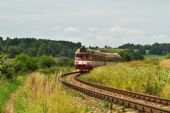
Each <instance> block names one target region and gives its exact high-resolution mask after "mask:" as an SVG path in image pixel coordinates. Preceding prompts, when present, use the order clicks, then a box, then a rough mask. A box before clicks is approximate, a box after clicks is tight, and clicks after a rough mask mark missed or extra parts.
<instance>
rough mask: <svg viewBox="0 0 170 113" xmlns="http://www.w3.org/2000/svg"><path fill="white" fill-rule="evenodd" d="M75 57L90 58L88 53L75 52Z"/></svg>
mask: <svg viewBox="0 0 170 113" xmlns="http://www.w3.org/2000/svg"><path fill="white" fill-rule="evenodd" d="M76 57H78V58H81V59H90V55H89V54H76Z"/></svg>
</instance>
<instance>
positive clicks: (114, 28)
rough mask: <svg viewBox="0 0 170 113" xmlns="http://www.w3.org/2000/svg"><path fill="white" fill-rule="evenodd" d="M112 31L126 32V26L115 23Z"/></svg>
mask: <svg viewBox="0 0 170 113" xmlns="http://www.w3.org/2000/svg"><path fill="white" fill-rule="evenodd" d="M109 31H110V32H113V33H116V32H124V31H125V28H123V27H121V26H118V25H115V26H113V27H111V28H110V29H109Z"/></svg>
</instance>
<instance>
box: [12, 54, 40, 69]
mask: <svg viewBox="0 0 170 113" xmlns="http://www.w3.org/2000/svg"><path fill="white" fill-rule="evenodd" d="M13 65H14V67H15V70H16V72H28V71H34V70H36V69H37V68H38V67H37V60H36V58H31V57H30V56H28V55H26V54H20V55H18V56H17V57H16V58H15V59H14V62H13Z"/></svg>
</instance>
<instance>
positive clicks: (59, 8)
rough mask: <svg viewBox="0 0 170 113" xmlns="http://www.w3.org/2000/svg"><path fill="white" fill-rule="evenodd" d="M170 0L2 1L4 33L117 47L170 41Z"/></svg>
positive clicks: (0, 27) (0, 32)
mask: <svg viewBox="0 0 170 113" xmlns="http://www.w3.org/2000/svg"><path fill="white" fill-rule="evenodd" d="M169 21H170V0H140V1H139V0H27V1H26V0H0V36H3V37H7V36H9V37H21V38H22V37H35V38H47V39H52V40H68V41H73V42H82V44H84V45H87V46H88V45H91V46H101V47H103V46H104V45H109V46H112V47H116V46H119V45H121V44H124V43H128V42H129V43H140V44H152V43H154V42H169V43H170V22H169Z"/></svg>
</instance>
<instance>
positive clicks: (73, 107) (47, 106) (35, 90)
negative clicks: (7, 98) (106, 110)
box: [14, 72, 85, 113]
mask: <svg viewBox="0 0 170 113" xmlns="http://www.w3.org/2000/svg"><path fill="white" fill-rule="evenodd" d="M17 95H18V96H17V98H16V99H15V102H14V109H15V112H16V113H84V112H85V109H84V107H83V106H82V105H81V104H80V103H75V102H73V101H72V98H71V96H69V95H68V94H67V93H66V91H65V90H63V88H62V86H61V83H60V82H59V76H58V75H55V74H54V75H50V76H46V75H44V74H42V73H39V72H35V73H32V74H30V75H29V77H27V80H26V82H25V83H24V85H23V86H21V87H20V88H19V90H18V92H17Z"/></svg>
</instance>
